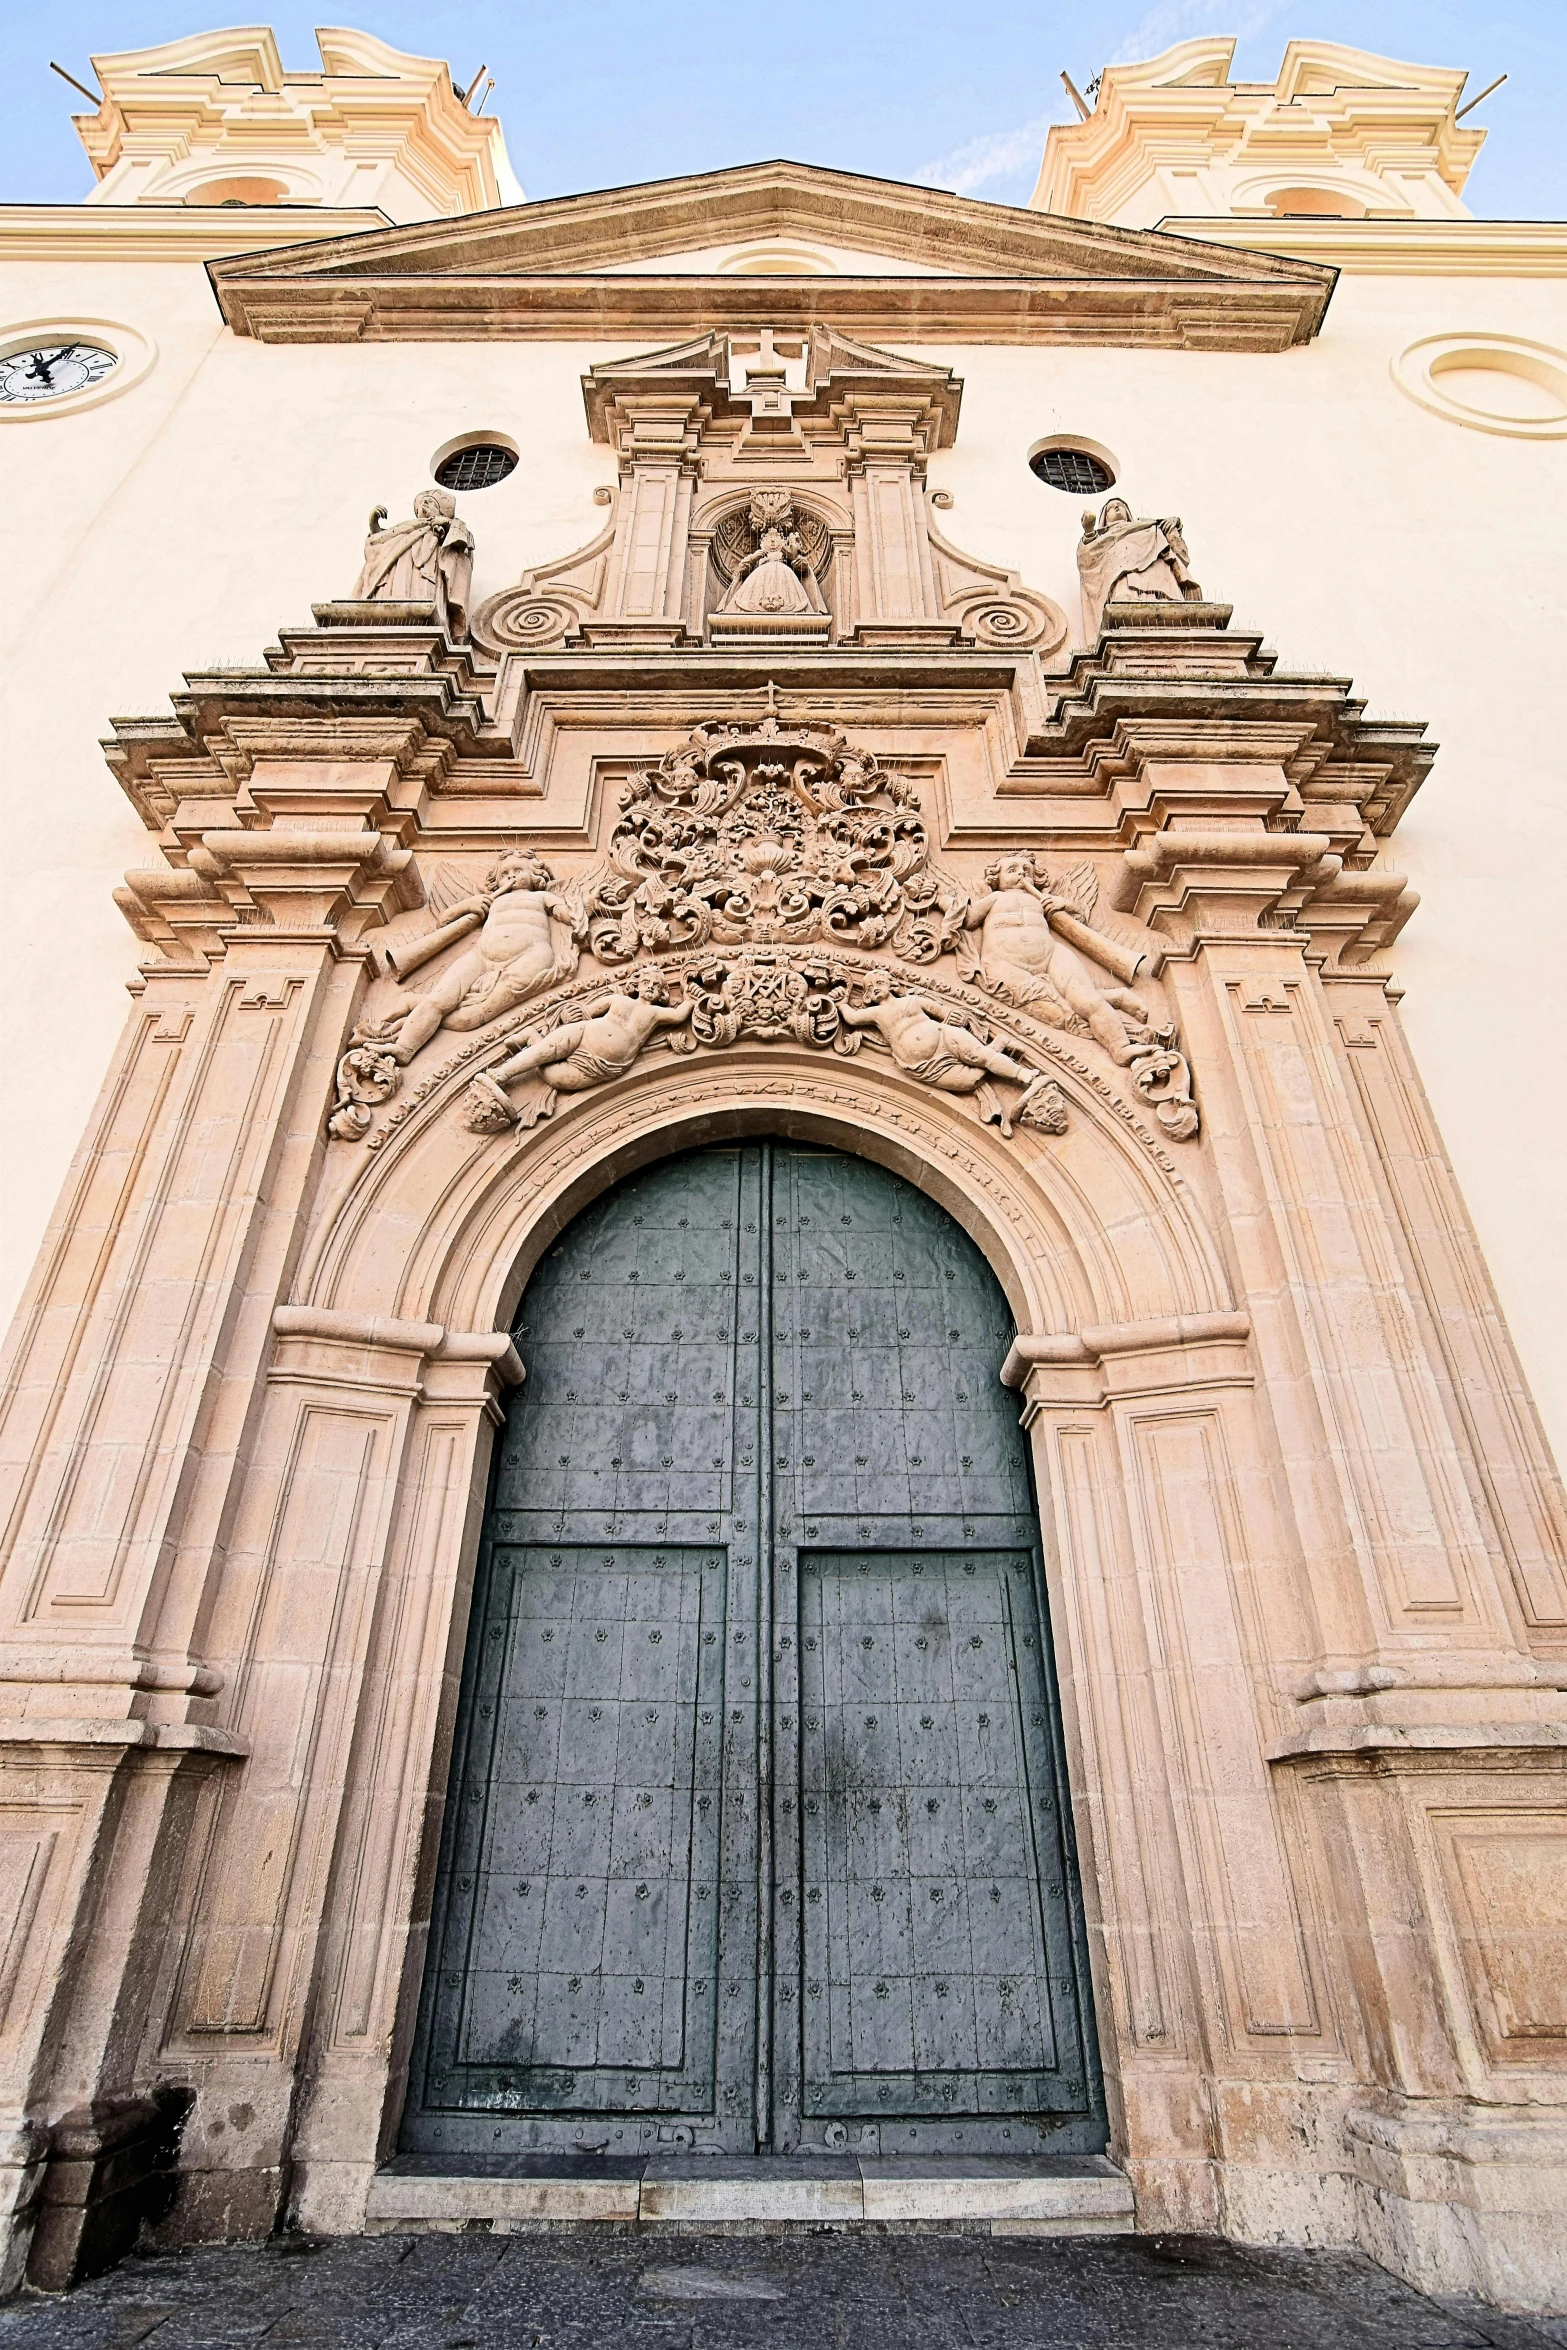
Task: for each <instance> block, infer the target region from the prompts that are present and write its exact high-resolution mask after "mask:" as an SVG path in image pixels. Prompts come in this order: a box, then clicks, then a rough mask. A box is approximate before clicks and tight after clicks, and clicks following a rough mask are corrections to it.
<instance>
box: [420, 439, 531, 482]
mask: <svg viewBox="0 0 1567 2350" xmlns="http://www.w3.org/2000/svg"><path fill="white" fill-rule="evenodd" d="M516 467H517V452H516V450H515V449H507V448H503V447H502V445H501V443H500V442H499V441H468V442H466V443H465V444H464V445H463V447H462V448H460V449H452V450H450V451H449V452H448V454H447V455H446V456H444V457H443V458H442V459H441V462H440V463H439V465H437V467H436V469H435V478H436V480H437V481H438V482H439V483H440V485H441V487H442V489H443V490H488V489H493V488H494V486H495V484H496V482H498V481H504V480H505V479H506V476H507V474H508V473H514V472H515V471H516Z"/></svg>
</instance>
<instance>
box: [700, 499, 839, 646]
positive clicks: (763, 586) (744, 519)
mask: <svg viewBox="0 0 1567 2350" xmlns="http://www.w3.org/2000/svg"><path fill="white" fill-rule="evenodd" d="M830 553H831V541H830V539H829V538H828V535H827V532H826V530H825V529H824V528H823V526H822V524H821V523H820V522H819V521H817V519H816V517H815V516H814V515H810V514H807V513H805V512H804V511H803V510H801V509H799V508H797V507H796V505H795V502H794V498H793V496H792V495H791V493H790V492H789V491H788V490H779V489H760V490H753V491H752V493H751V500H750V504H749V505H748V506H742V507H739V508H737V509H736V511H735V512H734V513H733V514H729V515H726V516H725V518H724V520H723V522H722V523H721V524H720V525H719V528H718V530H717V532H716V533H715V535H714V540H713V556H714V560H715V562H716V563H717V565H718V567H719V570H720V572H722V573H723V574H724V575H725V576H726V577H727V579H728V583H729V584H728V587H727V589H726V590H725V593H724V596H723V599H722V601H721V602H720V603H719V604H718V606H717V607H716V612H717V614H719V615H722V616H724V617H725V618H732V617H743V618H745V619H748V620H757V621H770V620H787V619H791V618H793V619H803V618H805V617H806V616H807V615H809V614H817V615H820V616H825V614H826V611H827V606H826V603H825V601H824V600H823V597H822V591H821V588H820V585H819V584H818V577H817V575H818V573H819V571H820V570H821V569H822V568H823V567H824V566H825V564H826V561H827V559H828V557H829V555H830Z"/></svg>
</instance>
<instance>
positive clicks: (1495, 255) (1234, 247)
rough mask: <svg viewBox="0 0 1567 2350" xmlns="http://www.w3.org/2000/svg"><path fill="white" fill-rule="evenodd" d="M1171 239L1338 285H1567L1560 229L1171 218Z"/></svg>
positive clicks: (1519, 224)
mask: <svg viewBox="0 0 1567 2350" xmlns="http://www.w3.org/2000/svg"><path fill="white" fill-rule="evenodd" d="M1159 227H1160V229H1161V231H1163V232H1165V233H1168V234H1169V235H1172V236H1178V237H1190V238H1194V239H1196V240H1197V241H1199V242H1201V243H1204V244H1211V245H1224V246H1227V247H1228V248H1229V249H1230V250H1231V251H1232V252H1247V253H1277V254H1279V255H1281V256H1284V257H1287V258H1288V259H1290V260H1292V261H1315V262H1319V263H1322V264H1323V265H1325V266H1326V267H1329V268H1332V269H1336V270H1339V271H1340V272H1341V273H1342V274H1343V275H1344V276H1345V277H1567V221H1558V220H1277V219H1274V218H1271V217H1270V218H1268V219H1266V220H1265V219H1263V218H1262V217H1260V216H1258V217H1257V218H1256V219H1251V220H1247V219H1240V218H1231V219H1223V220H1213V219H1203V218H1176V217H1173V216H1172V217H1171V218H1170V219H1167V220H1162V221H1161V222H1160V223H1159Z"/></svg>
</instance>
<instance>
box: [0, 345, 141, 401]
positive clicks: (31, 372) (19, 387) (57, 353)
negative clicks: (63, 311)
mask: <svg viewBox="0 0 1567 2350" xmlns="http://www.w3.org/2000/svg"><path fill="white" fill-rule="evenodd" d="M118 365H119V361H118V359H117V358H116V356H115V354H114V353H113V352H112V351H106V350H105V349H104V348H103V345H102V344H101V343H35V344H34V345H33V346H32V347H31V348H30V349H28V350H26V351H12V352H9V353H8V354H7V356H6V357H5V358H4V359H0V401H4V402H5V404H6V405H7V406H8V407H12V408H16V407H23V406H27V405H30V404H32V403H33V402H35V401H39V400H61V399H63V398H64V397H65V395H66V393H67V392H80V391H85V390H86V389H87V387H88V385H89V384H97V383H102V381H103V379H104V377H105V376H106V375H108V374H109V373H110V372H111V370H112V369H114V368H115V367H117V366H118Z"/></svg>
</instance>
